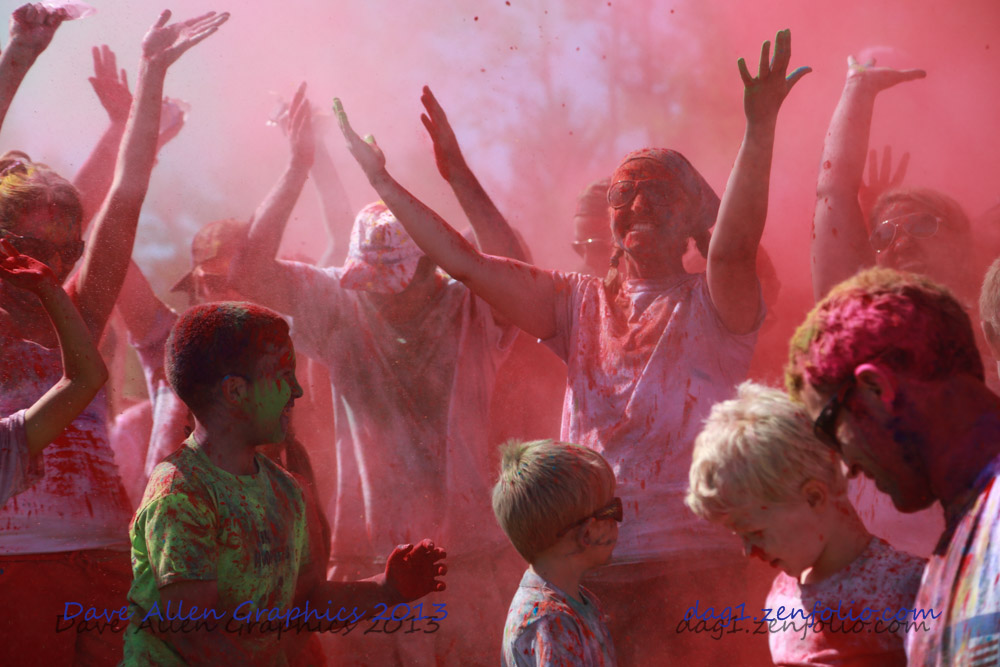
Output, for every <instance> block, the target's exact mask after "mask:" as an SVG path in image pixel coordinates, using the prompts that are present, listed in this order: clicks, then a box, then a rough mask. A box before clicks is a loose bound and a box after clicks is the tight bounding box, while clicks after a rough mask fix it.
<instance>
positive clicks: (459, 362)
mask: <svg viewBox="0 0 1000 667" xmlns="http://www.w3.org/2000/svg"><path fill="white" fill-rule="evenodd" d="M435 120H437V121H438V122H439V124H438V125H437V126H436V127H437V128H438V129H439V130H441V131H442V132H444V131H447V132H450V127H447V126H446V125H445V124H444V123H446V120H445V119H443V118H440V117H436V118H435ZM451 139H452V141H453V140H454V137H453V135H451ZM289 140H290V143H291V148H292V151H291V162H290V164H289V166H288V168H287V169H286V171H285V173H284V174H283V175H282V177H281V179H280V180H279V182H278V184H277V185H276V186H275V189H274V190H272V193H271V195H270V196H269V198H268V201H269V202H270V203H271V206H270V207H269V208H268V209H267V210H261V211H259V215H257V216H255V218H254V221H253V223H252V224H251V227H250V233H249V236H248V239H247V242H246V245H245V246H244V247H243V248H242V250H241V251H240V252H239V253H238V254H237V256H236V257H235V258H234V260H233V264H232V276H233V278H234V280H235V281H236V282H238V283H239V284H240V286H241V289H244V290H245V292H246V294H247V296H248V297H250V298H252V299H253V300H255V301H257V302H259V303H261V304H264V305H266V306H269V307H271V308H273V309H275V310H277V311H279V312H282V313H285V314H286V315H289V316H290V317H291V319H292V331H293V335H294V336H295V341H296V346H297V348H299V349H301V350H303V352H305V353H306V354H308V355H310V356H312V357H314V358H316V359H319V360H322V361H323V362H324V363H325V364H326V366H327V368H328V370H329V373H330V378H331V389H332V392H333V399H334V401H333V402H334V407H335V426H334V429H333V431H334V432H333V434H332V436H333V437H332V442H331V443H330V445H331V447H333V448H334V450H335V454H336V460H337V470H336V478H335V480H333V483H334V485H335V488H334V492H333V499H332V500H331V502H330V504H329V505H328V507H327V513H328V517H329V519H330V523H331V527H332V533H333V535H332V545H331V546H332V548H331V559H330V569H331V572H330V574H331V576H332V578H333V579H335V580H350V579H352V578H356V577H358V576H359V575H360V573H361V572H368V571H370V570H371V568H372V567H374V566H378V565H384V562H383V556H382V554H385V553H388V551H389V550H391V546H392V545H394V544H397V543H401V542H407V541H410V540H411V538H412V536H416V535H420V536H424V535H427V536H430V537H431V538H432V539H433V540H434V542H435V543H436V544H440V545H442V546H443V547H445V548H446V549H447V550H448V554H449V559H450V564H449V582H448V590H447V591H446V592H444V593H440V594H432V595H431V596H430V597H429V598H428V599H427V602H426V603H425V605H424V607H425V610H426V611H427V612H428V613H429V612H431V611H433V608H432V606H431V605H432V604H443V605H444V606H443V607H441V609H445V610H446V611H447V620H444V621H442V622H441V623H440V628H439V629H437V630H436V631H435V632H434V633H433V634H423V633H415V634H408V635H405V636H404V635H403V633H397V634H392V635H386V634H384V633H378V634H375V633H371V634H367V635H362V633H360V632H359V633H354V634H352V635H348V636H335V637H331V638H329V643H328V653H329V654H330V655H331V656H334V655H335V656H337V657H340V658H342V659H343V660H344V661H345V662H348V661H349V662H351V664H407V665H421V664H454V665H476V664H494V663H495V662H496V660H495V656H496V651H497V650H498V647H499V646H500V641H501V631H502V629H503V620H504V618H505V615H506V611H507V602H508V600H509V597H510V592H511V590H513V589H514V588H516V586H517V581H518V577H519V576H520V566H519V563H518V560H517V554H516V553H515V552H514V551H513V549H511V547H510V545H509V544H507V543H506V539H505V537H504V536H503V534H502V533H501V532H500V530H499V528H498V527H497V526H496V522H495V520H493V518H492V509H491V507H490V493H489V490H490V488H491V483H490V480H491V479H492V474H491V472H492V471H490V470H489V463H488V455H489V452H488V449H487V446H486V437H487V430H488V429H487V426H488V413H489V406H490V396H491V394H492V391H493V381H494V377H495V375H496V372H497V368H498V367H499V365H500V363H501V361H502V360H503V358H504V356H505V354H506V351H507V349H508V348H509V346H510V344H511V341H512V340H513V338H514V336H515V334H516V331H517V330H516V329H514V328H513V327H511V326H507V325H503V324H501V323H499V322H497V321H496V319H495V318H494V315H493V312H492V310H491V309H490V307H489V305H487V304H486V303H485V302H484V301H482V300H481V299H479V298H478V297H476V296H475V295H474V294H473V293H472V292H471V291H470V290H469V289H468V288H467V287H466V286H465V285H463V284H462V283H460V282H458V281H456V280H454V279H453V278H451V277H449V276H446V275H445V274H443V273H441V272H440V271H438V270H437V267H436V266H435V265H434V263H433V262H431V260H430V259H429V258H427V257H426V256H425V255H424V253H423V252H422V251H421V250H420V248H419V247H418V246H417V245H416V244H415V243H414V242H413V241H412V240H411V239H410V236H409V234H407V232H406V230H405V228H404V227H403V226H402V225H401V224H400V222H399V221H398V220H397V219H396V218H395V216H393V214H392V213H391V212H390V211H389V209H388V207H386V205H385V204H384V203H382V202H374V203H372V204H369V205H368V206H365V207H364V208H363V209H362V210H361V211H360V212H359V213H358V215H357V217H356V219H355V221H354V227H353V229H352V231H351V237H350V247H349V250H348V257H347V260H346V262H345V263H344V265H343V266H342V267H336V268H318V267H316V266H312V265H308V264H303V263H298V262H288V261H279V260H277V259H276V257H275V256H276V253H277V250H278V247H279V245H280V242H281V237H282V234H283V232H284V228H285V225H286V223H287V221H288V217H289V214H290V213H291V210H292V208H293V206H294V204H295V201H296V199H297V198H298V196H299V193H300V192H301V190H302V187H303V185H304V183H305V180H306V177H307V175H308V173H309V167H310V164H311V162H312V158H313V136H312V131H311V127H310V111H309V104H308V102H307V101H306V100H305V98H304V91H303V90H301V89H300V91H299V92H298V93H297V94H296V96H295V99H294V100H293V102H292V109H291V120H290V123H289ZM454 145H455V146H457V143H456V144H454ZM447 157H448V159H451V158H453V157H454V154H451V155H450V156H447ZM458 158H461V154H460V153H459V154H458ZM454 163H455V161H454V160H452V165H453V166H454V168H455V169H461V168H462V167H461V166H460V165H455V164H454ZM465 169H466V170H467V167H465ZM471 220H472V222H473V228H474V231H475V234H476V237H477V239H478V241H479V242H480V243H481V244H482V247H483V249H484V251H485V252H490V253H494V254H499V255H506V256H515V257H520V256H521V251H520V246H519V244H518V242H517V239H516V237H515V236H514V234H513V232H512V230H511V229H510V228H509V227H508V226H507V225H506V223H505V222H504V221H503V219H502V217H499V216H497V217H495V218H493V219H490V220H486V221H484V218H483V216H482V215H476V216H474V217H471ZM386 547H390V549H387V548H386ZM439 615H440V614H439Z"/></svg>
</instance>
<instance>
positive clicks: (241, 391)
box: [219, 375, 250, 407]
mask: <svg viewBox="0 0 1000 667" xmlns="http://www.w3.org/2000/svg"><path fill="white" fill-rule="evenodd" d="M219 387H220V389H221V390H222V400H223V401H224V402H225V403H226V405H228V406H231V407H241V406H242V405H243V404H244V403H245V402H246V400H247V397H248V396H249V394H250V387H249V385H247V381H246V380H245V379H244V378H242V377H240V376H239V375H227V376H226V377H224V378H222V382H221V383H220V384H219Z"/></svg>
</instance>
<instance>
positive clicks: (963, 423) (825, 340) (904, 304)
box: [786, 269, 1000, 667]
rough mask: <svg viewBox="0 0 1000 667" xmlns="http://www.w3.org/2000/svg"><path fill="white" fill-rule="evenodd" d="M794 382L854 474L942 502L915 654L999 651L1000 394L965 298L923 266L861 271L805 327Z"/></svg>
mask: <svg viewBox="0 0 1000 667" xmlns="http://www.w3.org/2000/svg"><path fill="white" fill-rule="evenodd" d="M786 382H787V385H788V389H789V391H790V392H791V394H792V396H793V398H796V399H798V400H801V401H802V402H804V403H805V405H806V409H807V410H808V412H809V415H810V416H811V417H812V418H813V419H814V420H815V432H816V435H817V436H819V437H820V439H821V440H823V441H824V442H825V443H827V444H828V445H829V446H830V447H831V448H832V449H834V450H836V451H837V452H838V453H839V454H840V455H841V456H842V457H843V459H844V462H845V463H846V464H847V466H848V468H849V469H850V471H851V473H852V474H855V475H856V474H858V473H862V474H864V475H865V476H866V477H868V478H870V479H872V480H874V482H875V485H876V487H877V488H878V489H879V490H880V491H882V492H883V493H885V494H888V495H889V496H890V497H891V498H892V502H893V504H894V505H895V506H896V508H898V509H899V510H900V511H902V512H916V511H919V510H922V509H925V508H927V507H929V506H931V505H932V504H934V503H935V502H939V503H940V504H941V506H942V507H943V509H944V514H945V519H946V525H945V530H944V532H943V533H942V535H941V537H940V539H939V541H938V545H937V547H936V548H935V550H934V553H933V554H932V555H931V557H930V560H929V561H928V564H927V569H926V570H925V572H924V577H923V581H922V584H921V588H920V591H919V592H918V594H917V599H916V602H915V607H916V609H915V610H914V611H915V613H916V612H919V613H920V614H926V616H923V618H922V619H915V620H922V621H923V622H924V623H925V625H926V626H927V629H926V630H923V629H917V630H916V631H912V632H911V633H910V635H909V636H908V638H907V656H908V659H909V664H910V665H934V666H942V667H943V666H945V665H968V664H993V662H991V660H992V661H996V660H997V659H1000V588H998V587H997V585H996V582H997V581H998V580H1000V484H998V483H997V477H998V476H1000V397H998V396H997V395H996V394H994V393H993V392H991V391H990V390H989V388H988V387H987V386H986V384H985V381H984V375H983V364H982V360H981V358H980V355H979V351H978V349H977V347H976V341H975V336H974V335H973V329H972V325H971V322H970V320H969V317H968V315H966V313H965V311H964V309H963V307H962V305H961V304H960V303H959V302H958V300H957V299H956V298H955V297H954V296H953V295H952V294H951V293H950V292H949V291H948V290H947V289H946V288H944V287H942V286H940V285H938V284H936V283H934V282H932V281H931V280H929V279H927V278H924V277H922V276H918V275H915V274H907V273H900V272H897V271H894V270H891V269H870V270H868V271H865V272H863V273H860V274H858V275H857V276H855V277H854V278H851V279H850V280H848V281H846V282H844V283H842V284H841V285H839V286H837V287H836V288H834V289H833V290H832V291H831V293H830V295H829V296H827V297H826V298H825V299H824V300H823V301H822V302H820V303H819V304H818V305H817V306H816V307H815V308H814V309H813V311H812V312H811V313H810V314H809V316H808V317H807V318H806V321H805V323H803V324H802V326H800V327H799V329H798V331H797V332H796V334H795V336H794V338H793V339H792V343H791V354H790V362H789V366H788V368H787V369H786Z"/></svg>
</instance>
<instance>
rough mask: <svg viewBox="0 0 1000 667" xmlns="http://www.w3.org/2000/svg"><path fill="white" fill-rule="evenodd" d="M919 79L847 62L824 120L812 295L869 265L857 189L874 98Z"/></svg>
mask: <svg viewBox="0 0 1000 667" xmlns="http://www.w3.org/2000/svg"><path fill="white" fill-rule="evenodd" d="M924 76H925V73H924V72H923V71H922V70H903V71H897V70H892V69H888V68H881V67H880V68H874V67H864V66H861V65H858V63H857V62H856V61H855V60H854V58H853V57H849V58H848V73H847V81H846V82H845V84H844V91H843V93H841V96H840V101H839V102H838V103H837V108H836V109H835V110H834V112H833V118H832V119H831V120H830V128H829V130H828V131H827V134H826V141H825V142H824V144H823V157H822V160H821V164H820V170H819V179H818V180H817V183H816V211H815V214H814V217H813V236H812V276H813V296H814V297H815V298H816V300H817V301H818V300H819V299H821V298H823V296H825V295H826V293H827V292H828V291H829V290H830V288H831V287H833V286H834V285H836V284H837V283H839V282H841V281H842V280H844V279H846V278H849V277H850V276H852V275H854V274H855V273H857V271H858V270H859V269H862V268H865V267H868V266H872V265H873V264H874V263H875V252H874V251H873V250H872V248H871V245H870V244H869V243H868V231H867V225H865V220H864V213H863V212H862V210H861V205H860V204H859V203H858V189H859V188H860V186H861V183H862V176H863V175H864V169H865V156H866V154H867V152H868V135H869V132H870V130H871V122H872V113H873V111H874V109H875V97H876V96H877V95H878V93H879V92H880V91H882V90H885V89H886V88H890V87H892V86H894V85H896V84H897V83H902V82H903V81H910V80H912V79H918V78H922V77H924Z"/></svg>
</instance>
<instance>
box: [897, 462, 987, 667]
mask: <svg viewBox="0 0 1000 667" xmlns="http://www.w3.org/2000/svg"><path fill="white" fill-rule="evenodd" d="M998 477H1000V459H994V461H993V462H992V463H991V464H990V465H989V466H987V468H986V469H985V470H984V471H983V472H982V474H980V476H979V478H978V479H977V480H976V483H975V484H973V485H972V488H971V489H970V490H969V492H968V493H967V494H965V495H963V497H962V498H960V499H957V500H956V501H955V502H953V503H951V504H950V505H949V506H948V507H946V508H945V516H946V517H947V518H949V519H950V520H948V521H947V525H948V526H950V527H952V530H951V532H950V538H949V533H948V532H947V531H946V533H945V535H944V536H942V541H941V543H940V544H939V546H938V548H937V549H936V550H935V553H934V555H932V556H931V558H930V560H929V561H928V563H927V569H926V570H925V572H924V578H923V581H922V582H921V583H920V591H919V592H918V593H917V600H916V603H915V605H914V606H915V607H916V608H917V609H918V610H929V609H933V610H934V613H935V615H937V614H940V616H938V617H937V618H936V619H932V618H928V620H927V621H926V623H927V625H928V626H929V628H930V630H929V631H928V632H911V633H910V634H909V635H908V637H907V645H906V654H907V656H909V659H910V664H911V665H916V666H919V667H925V666H928V667H929V666H933V667H946V666H949V665H971V666H973V667H975V666H977V665H995V664H998V662H1000V482H998ZM945 540H947V542H946V541H945Z"/></svg>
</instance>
